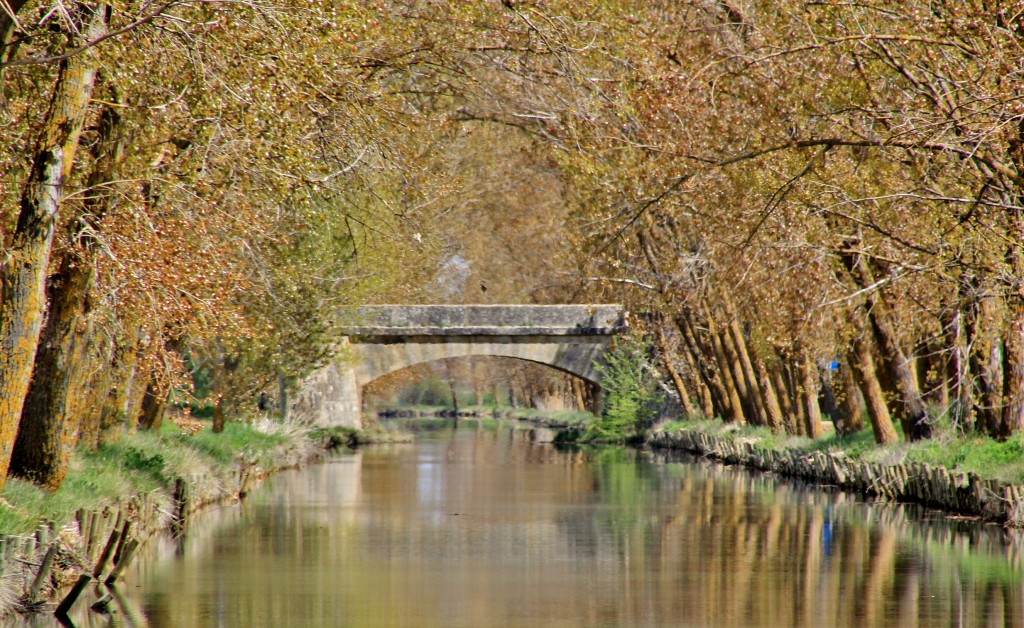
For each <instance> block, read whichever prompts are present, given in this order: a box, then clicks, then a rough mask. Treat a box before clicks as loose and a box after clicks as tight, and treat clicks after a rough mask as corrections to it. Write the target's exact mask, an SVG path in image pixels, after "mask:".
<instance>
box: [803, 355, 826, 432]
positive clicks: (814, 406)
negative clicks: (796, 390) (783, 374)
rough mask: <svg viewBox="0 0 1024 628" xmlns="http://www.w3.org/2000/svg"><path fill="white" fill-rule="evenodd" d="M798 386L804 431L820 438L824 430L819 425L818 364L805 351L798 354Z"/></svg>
mask: <svg viewBox="0 0 1024 628" xmlns="http://www.w3.org/2000/svg"><path fill="white" fill-rule="evenodd" d="M799 359H800V388H801V394H802V396H803V401H804V406H805V407H806V408H807V414H806V415H805V423H804V431H805V433H806V435H807V436H809V437H810V438H821V436H822V434H823V433H824V430H823V429H822V426H821V408H820V407H819V406H818V379H819V378H818V365H817V364H816V363H815V361H814V359H813V358H812V357H811V356H810V354H809V353H807V352H806V351H804V352H802V354H801V356H800V358H799Z"/></svg>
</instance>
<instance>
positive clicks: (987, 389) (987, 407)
mask: <svg viewBox="0 0 1024 628" xmlns="http://www.w3.org/2000/svg"><path fill="white" fill-rule="evenodd" d="M1000 311H1001V308H1000V307H999V305H998V303H997V298H996V297H994V296H984V297H982V298H981V299H980V300H979V302H978V307H977V316H976V320H975V321H974V330H973V331H974V333H973V336H972V338H971V340H970V346H971V349H972V351H971V354H970V365H971V371H972V372H973V373H975V374H976V378H975V380H974V381H976V382H977V392H976V396H977V403H976V404H975V406H974V410H975V412H974V414H975V417H976V419H975V426H976V427H977V428H978V429H981V430H984V431H986V432H987V433H989V434H995V433H997V431H998V429H999V428H998V426H999V422H1000V417H999V408H1000V407H1001V406H1002V374H1001V370H1002V359H1001V354H1002V352H1001V347H1000V343H999V334H998V331H997V330H998V326H999V321H1000V319H1001V316H1000Z"/></svg>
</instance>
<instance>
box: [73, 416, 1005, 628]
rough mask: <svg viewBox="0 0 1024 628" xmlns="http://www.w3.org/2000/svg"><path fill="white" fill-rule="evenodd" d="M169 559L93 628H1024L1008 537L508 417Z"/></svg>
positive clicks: (250, 519) (426, 436)
mask: <svg viewBox="0 0 1024 628" xmlns="http://www.w3.org/2000/svg"><path fill="white" fill-rule="evenodd" d="M163 544H164V547H162V548H160V547H157V545H159V544H158V543H154V544H153V547H152V548H151V551H150V554H151V555H150V556H149V557H148V558H147V559H146V560H145V561H144V562H142V563H140V564H139V565H138V567H137V568H136V570H135V572H134V573H133V574H131V576H130V578H129V580H128V582H126V583H125V585H124V586H122V587H121V591H120V593H121V594H122V597H123V600H122V605H121V608H122V610H121V612H120V613H119V614H118V615H117V616H115V617H114V618H113V619H104V618H102V616H99V615H96V614H94V613H93V614H87V613H80V614H79V616H78V617H79V618H78V620H77V621H78V623H79V625H149V626H175V627H177V626H180V627H183V628H184V627H188V628H193V627H205V626H268V627H270V626H273V627H280V626H332V627H333V626H446V627H447V626H531V627H533V626H811V627H814V628H823V627H826V626H847V625H848V626H858V627H866V626H1004V625H1005V626H1024V618H1022V615H1024V584H1022V582H1024V577H1022V576H1024V558H1022V556H1021V553H1020V552H1021V548H1022V545H1021V540H1020V539H1017V538H1016V537H1008V536H1006V535H1005V534H1004V533H1003V532H1002V531H1001V530H1000V529H999V528H997V527H995V526H980V525H977V524H976V523H974V522H967V521H958V520H954V519H948V518H944V517H942V516H940V515H938V514H936V513H931V514H929V513H921V512H920V511H918V510H917V509H914V508H911V507H907V506H893V505H871V504H865V503H863V502H862V501H861V500H859V499H857V498H854V497H852V496H849V495H846V494H843V493H838V492H834V491H827V490H826V491H819V490H813V489H809V488H807V487H805V486H803V485H802V484H799V483H794V482H790V481H782V480H778V479H777V478H774V477H772V476H766V475H759V474H753V473H748V472H746V471H743V470H739V469H733V468H728V467H722V466H719V465H714V464H709V463H706V462H699V461H694V460H692V459H687V458H680V457H666V456H664V455H659V454H652V453H649V452H637V451H633V450H624V449H607V450H594V451H558V450H556V449H555V448H554V447H553V446H551V445H549V444H542V443H539V442H536V441H535V440H534V438H532V437H531V433H530V432H529V431H528V430H522V429H513V427H512V425H511V424H508V423H497V422H494V421H490V420H486V421H466V420H463V421H461V422H460V424H459V427H458V428H457V429H452V427H451V423H447V424H445V425H444V426H440V427H438V428H437V429H428V430H425V431H421V432H420V439H419V440H418V442H417V443H416V444H413V445H401V446H388V447H370V448H366V449H363V450H361V451H358V452H353V453H346V454H340V455H338V456H337V457H335V458H333V459H332V460H331V461H330V462H329V463H328V464H324V465H317V466H312V467H309V468H306V469H303V470H301V471H298V472H290V473H286V474H282V475H279V476H276V477H274V478H272V479H270V480H268V481H267V482H266V483H265V484H264V485H263V486H262V487H260V488H259V489H258V490H257V491H255V492H254V493H253V494H252V495H251V496H250V498H249V499H248V500H247V501H246V502H245V503H244V504H242V505H240V506H232V507H225V508H222V509H220V510H219V511H217V512H215V513H213V514H210V515H205V516H203V517H202V518H201V519H200V521H199V522H198V524H197V525H195V526H193V528H192V529H191V530H190V531H189V533H188V535H187V536H186V537H185V538H184V539H180V540H178V541H172V540H169V539H168V540H165V541H163ZM83 606H84V605H83Z"/></svg>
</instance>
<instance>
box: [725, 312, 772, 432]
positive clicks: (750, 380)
mask: <svg viewBox="0 0 1024 628" xmlns="http://www.w3.org/2000/svg"><path fill="white" fill-rule="evenodd" d="M721 299H722V303H723V304H724V305H725V315H726V316H727V317H728V319H729V325H728V328H729V329H728V331H729V336H730V337H731V338H732V344H733V346H734V347H735V350H736V357H737V359H738V361H739V368H740V370H741V371H742V374H743V379H744V380H745V381H746V388H747V395H748V398H749V403H748V405H749V406H750V408H751V414H752V420H755V421H757V424H758V425H770V422H769V420H768V410H767V408H766V407H765V406H766V402H765V396H764V393H763V391H762V390H761V387H760V385H759V382H758V378H757V375H756V374H755V373H754V365H753V364H752V363H751V360H750V352H749V351H748V350H747V338H746V336H745V335H744V334H743V329H742V328H741V327H740V323H739V319H738V318H737V316H736V310H735V308H734V307H733V305H732V299H730V298H729V295H728V294H724V293H723V294H721Z"/></svg>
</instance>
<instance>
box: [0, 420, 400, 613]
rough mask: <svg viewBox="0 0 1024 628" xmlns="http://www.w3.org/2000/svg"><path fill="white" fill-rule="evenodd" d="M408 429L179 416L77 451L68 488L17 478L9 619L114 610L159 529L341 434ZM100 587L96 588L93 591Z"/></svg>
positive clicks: (8, 540)
mask: <svg viewBox="0 0 1024 628" xmlns="http://www.w3.org/2000/svg"><path fill="white" fill-rule="evenodd" d="M396 439H405V440H407V437H405V436H403V435H395V434H390V433H375V432H366V431H357V430H351V429H317V430H312V431H310V430H309V429H308V428H300V427H297V426H288V425H285V424H282V423H279V422H276V421H270V420H262V421H254V422H249V423H242V422H229V423H228V424H227V426H226V429H225V432H224V433H221V434H213V433H212V432H211V430H210V428H209V426H208V425H204V424H202V423H200V422H197V421H191V420H188V421H181V422H171V421H168V422H167V424H166V425H165V426H163V427H162V428H161V429H160V430H158V431H156V432H148V431H144V432H138V433H135V434H130V435H126V436H125V437H123V438H121V439H119V440H117V441H114V442H111V443H106V444H104V445H102V446H101V447H100V448H98V449H97V450H95V451H78V452H76V454H75V456H74V459H73V461H72V464H71V472H70V474H69V476H68V479H67V481H66V482H65V485H64V486H62V488H61V489H60V490H59V491H57V492H56V493H53V494H49V493H46V492H45V491H43V490H42V489H41V488H39V487H38V486H35V485H33V484H32V483H31V482H28V481H25V480H20V479H16V478H13V479H11V480H9V481H8V484H7V487H6V488H5V491H4V493H3V498H2V503H0V576H2V577H0V623H3V618H4V617H10V616H12V615H17V614H39V613H43V614H51V613H54V612H55V611H57V610H63V611H65V612H67V611H68V610H70V606H74V605H75V604H76V603H77V605H79V606H80V605H83V604H85V605H89V604H93V603H94V602H99V603H100V605H99V607H98V608H97V609H96V610H99V611H100V612H104V611H106V610H110V609H109V608H108V607H109V606H110V605H112V604H116V601H117V599H116V595H113V594H111V592H116V588H115V587H114V586H113V585H115V583H116V582H117V581H118V580H119V579H120V577H121V576H122V574H123V572H124V570H125V569H126V568H127V567H128V566H129V565H130V564H131V562H132V559H133V555H134V554H135V552H136V551H137V550H139V549H140V548H141V547H142V546H143V545H144V544H145V543H146V542H147V541H148V540H149V539H150V538H152V537H154V536H155V535H159V534H163V533H166V532H168V531H180V530H181V529H183V527H184V526H185V525H186V523H187V522H188V520H189V519H190V518H191V517H192V516H193V515H195V514H197V513H200V512H202V511H204V510H207V509H209V508H211V507H214V506H217V505H221V504H225V503H230V502H236V501H238V500H240V499H243V498H244V497H245V496H246V495H247V493H248V492H249V491H250V490H251V489H252V488H253V487H254V486H255V485H257V484H258V483H259V482H260V481H261V480H263V479H264V478H266V477H268V476H270V475H272V474H275V473H277V472H280V471H283V470H286V469H294V468H297V467H301V466H303V465H305V464H308V463H314V462H317V461H319V460H321V459H322V458H323V457H324V455H325V454H326V453H327V452H328V451H329V450H330V449H332V448H335V447H337V446H339V445H341V446H346V445H356V444H365V443H371V442H380V441H381V440H387V441H393V440H396ZM93 586H95V588H96V591H95V594H88V593H85V591H86V589H87V587H89V588H91V587H93ZM108 594H109V595H108ZM79 595H81V597H82V599H81V600H80V601H79V600H77V596H79ZM97 598H98V599H97ZM86 599H89V601H88V602H87V601H86ZM62 603H63V604H65V605H67V606H69V608H67V609H65V608H61V606H59V605H60V604H62ZM115 610H116V609H115Z"/></svg>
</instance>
